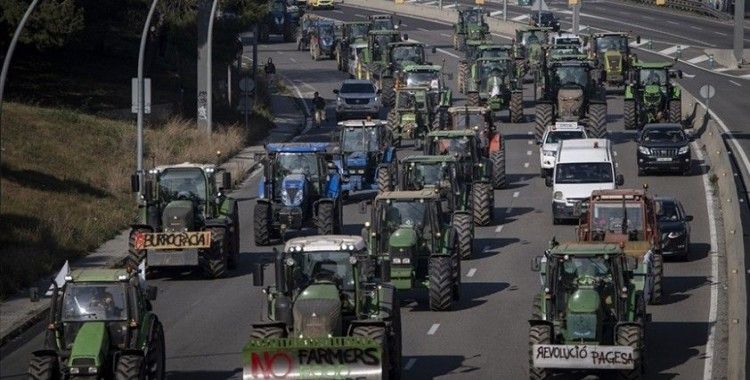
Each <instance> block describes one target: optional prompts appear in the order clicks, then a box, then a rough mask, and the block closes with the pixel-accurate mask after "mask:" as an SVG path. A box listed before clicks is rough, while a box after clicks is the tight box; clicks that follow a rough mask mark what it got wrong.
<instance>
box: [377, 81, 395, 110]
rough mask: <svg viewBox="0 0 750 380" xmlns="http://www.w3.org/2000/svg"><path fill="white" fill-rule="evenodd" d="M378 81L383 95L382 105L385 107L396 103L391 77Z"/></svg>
mask: <svg viewBox="0 0 750 380" xmlns="http://www.w3.org/2000/svg"><path fill="white" fill-rule="evenodd" d="M380 83H381V86H380V92H381V93H382V95H383V97H382V99H383V105H385V106H386V107H393V106H394V105H395V104H396V91H395V90H394V88H393V86H394V83H393V78H383V79H381V81H380Z"/></svg>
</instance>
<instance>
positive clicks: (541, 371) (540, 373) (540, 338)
mask: <svg viewBox="0 0 750 380" xmlns="http://www.w3.org/2000/svg"><path fill="white" fill-rule="evenodd" d="M551 342H552V329H551V328H550V327H549V326H547V325H536V326H531V328H529V378H530V379H531V380H546V379H549V378H551V377H552V373H550V371H549V370H547V369H546V368H536V367H534V360H533V358H534V345H535V344H550V343H551Z"/></svg>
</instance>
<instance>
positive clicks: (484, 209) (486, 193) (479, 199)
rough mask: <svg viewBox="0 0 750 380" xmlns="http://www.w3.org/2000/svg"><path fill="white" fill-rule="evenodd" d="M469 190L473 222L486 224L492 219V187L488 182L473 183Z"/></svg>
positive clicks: (478, 224) (479, 224)
mask: <svg viewBox="0 0 750 380" xmlns="http://www.w3.org/2000/svg"><path fill="white" fill-rule="evenodd" d="M472 187H473V189H472V191H471V210H472V213H473V214H474V224H476V225H477V226H486V225H489V224H490V221H492V211H493V207H494V205H493V204H492V195H493V194H492V192H493V190H492V187H491V186H490V184H488V183H475V184H474V185H473V186H472Z"/></svg>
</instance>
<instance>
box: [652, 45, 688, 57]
mask: <svg viewBox="0 0 750 380" xmlns="http://www.w3.org/2000/svg"><path fill="white" fill-rule="evenodd" d="M678 49H679V50H685V49H687V46H685V45H675V46H670V47H668V48H666V49H664V50H659V52H658V53H659V54H665V55H670V54H672V53H676V52H677V50H678Z"/></svg>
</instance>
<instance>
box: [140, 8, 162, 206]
mask: <svg viewBox="0 0 750 380" xmlns="http://www.w3.org/2000/svg"><path fill="white" fill-rule="evenodd" d="M158 2H159V0H154V1H153V2H152V3H151V8H149V10H148V16H146V23H145V24H143V33H141V46H140V48H139V50H138V119H137V120H138V131H137V134H136V136H137V137H136V146H137V148H136V151H137V152H136V155H137V156H136V166H137V171H138V200H139V201H140V199H141V194H143V174H144V172H143V113H144V108H145V107H146V105H145V100H144V99H143V98H144V96H143V92H144V91H143V59H144V56H145V55H146V39H147V38H148V30H149V29H150V28H151V19H152V18H153V16H154V10H155V9H156V3H158Z"/></svg>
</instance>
